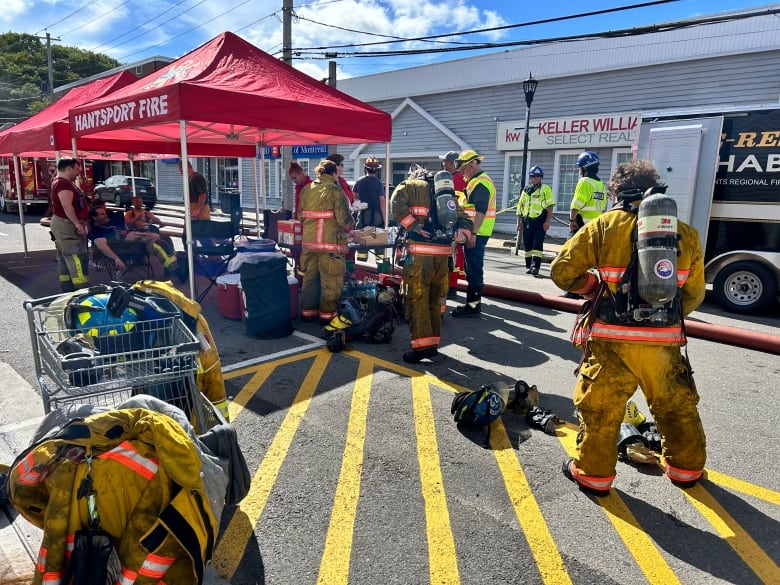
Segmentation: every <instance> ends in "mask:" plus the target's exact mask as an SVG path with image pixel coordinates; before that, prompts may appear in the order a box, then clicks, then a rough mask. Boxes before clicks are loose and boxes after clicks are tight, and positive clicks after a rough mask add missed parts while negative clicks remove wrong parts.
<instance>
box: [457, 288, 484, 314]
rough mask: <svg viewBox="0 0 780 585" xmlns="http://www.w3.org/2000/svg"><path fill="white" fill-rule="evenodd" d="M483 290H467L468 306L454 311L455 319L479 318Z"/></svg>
mask: <svg viewBox="0 0 780 585" xmlns="http://www.w3.org/2000/svg"><path fill="white" fill-rule="evenodd" d="M481 290H482V289H481V288H476V287H469V288H468V289H467V290H466V304H465V305H463V306H460V307H457V308H456V309H455V310H454V311H452V316H453V317H479V314H480V313H481V312H482V308H481V305H482V303H481V299H482V294H481Z"/></svg>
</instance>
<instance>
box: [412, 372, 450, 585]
mask: <svg viewBox="0 0 780 585" xmlns="http://www.w3.org/2000/svg"><path fill="white" fill-rule="evenodd" d="M412 403H413V405H414V428H415V434H416V436H417V459H418V461H419V463H420V481H421V483H422V495H423V500H424V502H425V523H426V531H427V535H428V559H429V567H428V572H429V576H430V583H447V584H448V585H456V584H457V583H460V574H459V573H458V557H457V555H456V553H455V540H454V539H453V536H452V527H451V526H450V516H449V512H448V510H447V498H446V496H445V494H444V480H443V478H442V474H441V465H440V462H439V444H438V442H437V441H436V429H435V427H434V424H433V421H434V418H433V407H432V405H431V389H430V386H429V385H428V381H427V379H426V378H425V377H423V376H415V377H414V378H412Z"/></svg>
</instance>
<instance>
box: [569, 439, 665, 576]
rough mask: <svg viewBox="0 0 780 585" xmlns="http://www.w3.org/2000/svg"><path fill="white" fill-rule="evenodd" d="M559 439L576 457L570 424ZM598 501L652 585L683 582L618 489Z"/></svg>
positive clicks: (570, 454) (571, 454) (575, 447)
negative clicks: (618, 492)
mask: <svg viewBox="0 0 780 585" xmlns="http://www.w3.org/2000/svg"><path fill="white" fill-rule="evenodd" d="M558 438H559V439H560V441H561V444H562V445H563V448H564V449H566V452H567V453H568V454H569V457H574V456H576V454H577V446H576V440H577V428H576V427H575V426H574V425H571V424H566V425H563V426H560V427H558ZM598 502H599V504H600V505H601V507H602V509H603V510H604V513H605V514H606V515H607V518H609V521H610V522H612V525H613V526H614V527H615V530H616V531H617V533H618V535H619V536H620V538H621V539H623V543H624V544H625V545H626V547H627V548H628V550H629V552H630V553H631V554H632V555H633V557H634V559H636V562H637V565H638V566H639V568H640V569H641V570H642V572H643V573H644V574H645V577H646V578H647V580H648V582H649V583H651V585H652V584H654V583H657V584H658V585H671V584H673V583H680V580H679V579H678V578H677V576H676V575H675V574H674V571H672V569H671V567H670V566H669V565H668V564H667V562H666V559H664V557H663V555H661V553H660V552H659V551H658V548H657V547H656V546H655V544H654V543H653V541H652V539H651V538H650V537H649V536H648V535H647V534H646V533H645V531H644V530H643V529H642V526H641V525H640V524H639V522H637V519H636V518H635V517H634V515H633V514H632V513H631V511H630V510H629V509H628V507H627V506H626V504H625V502H623V500H622V499H621V498H620V496H619V495H617V493H616V492H615V490H611V491H610V493H609V495H608V496H607V497H605V498H599V499H598Z"/></svg>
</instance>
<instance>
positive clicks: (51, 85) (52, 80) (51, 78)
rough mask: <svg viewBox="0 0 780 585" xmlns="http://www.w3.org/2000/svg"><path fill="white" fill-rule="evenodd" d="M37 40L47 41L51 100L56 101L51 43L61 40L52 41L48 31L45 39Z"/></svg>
mask: <svg viewBox="0 0 780 585" xmlns="http://www.w3.org/2000/svg"><path fill="white" fill-rule="evenodd" d="M35 38H37V39H46V60H47V62H48V68H49V92H48V93H49V100H50V101H52V102H53V101H54V66H53V61H52V58H51V42H52V41H59V40H60V39H59V38H56V39H52V38H51V33H50V32H49V31H46V36H45V37H38V36H36V37H35Z"/></svg>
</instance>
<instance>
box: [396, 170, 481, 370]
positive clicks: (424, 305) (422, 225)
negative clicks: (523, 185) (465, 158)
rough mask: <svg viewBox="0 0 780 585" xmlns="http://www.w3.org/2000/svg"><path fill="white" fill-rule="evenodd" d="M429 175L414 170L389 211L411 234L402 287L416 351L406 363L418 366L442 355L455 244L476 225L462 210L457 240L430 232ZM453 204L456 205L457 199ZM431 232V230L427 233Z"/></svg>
mask: <svg viewBox="0 0 780 585" xmlns="http://www.w3.org/2000/svg"><path fill="white" fill-rule="evenodd" d="M427 174H428V171H427V170H425V169H423V168H420V167H416V166H415V167H413V168H412V169H410V174H409V178H408V179H407V180H405V181H402V182H401V183H399V185H398V186H397V187H396V188H395V190H394V191H393V195H392V197H391V199H390V210H391V213H392V216H393V219H395V220H396V221H397V222H398V223H399V224H400V225H401V226H402V227H403V228H404V229H405V230H406V231H407V234H408V235H407V240H406V249H405V250H404V266H403V287H402V294H403V295H404V308H405V313H406V320H407V321H408V322H409V329H410V331H411V336H412V341H411V346H412V349H411V350H410V351H407V352H406V353H404V354H403V360H404V361H405V362H407V363H411V364H415V363H418V362H419V361H420V360H422V359H425V358H431V357H433V356H435V355H436V354H437V353H438V346H439V339H440V336H441V306H442V305H443V304H444V302H445V298H446V296H447V288H448V286H449V280H448V279H449V264H448V260H449V257H450V255H451V253H452V240H453V238H454V240H455V241H456V242H460V243H463V242H465V241H466V240H468V238H469V237H470V236H471V230H472V229H473V226H474V224H473V223H472V221H471V220H470V219H469V218H468V216H467V215H466V213H465V212H464V211H463V209H462V208H461V207H460V206H458V207H457V219H456V221H455V224H454V226H453V227H454V236H453V238H449V239H444V238H441V239H438V238H436V237H435V235H434V234H432V233H431V231H432V227H431V220H430V214H431V212H432V211H433V213H435V210H432V205H433V203H432V196H431V186H430V184H429V182H428V180H426V178H425V177H426V175H427ZM453 203H454V204H456V203H455V200H454V199H453ZM426 228H427V229H426Z"/></svg>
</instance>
